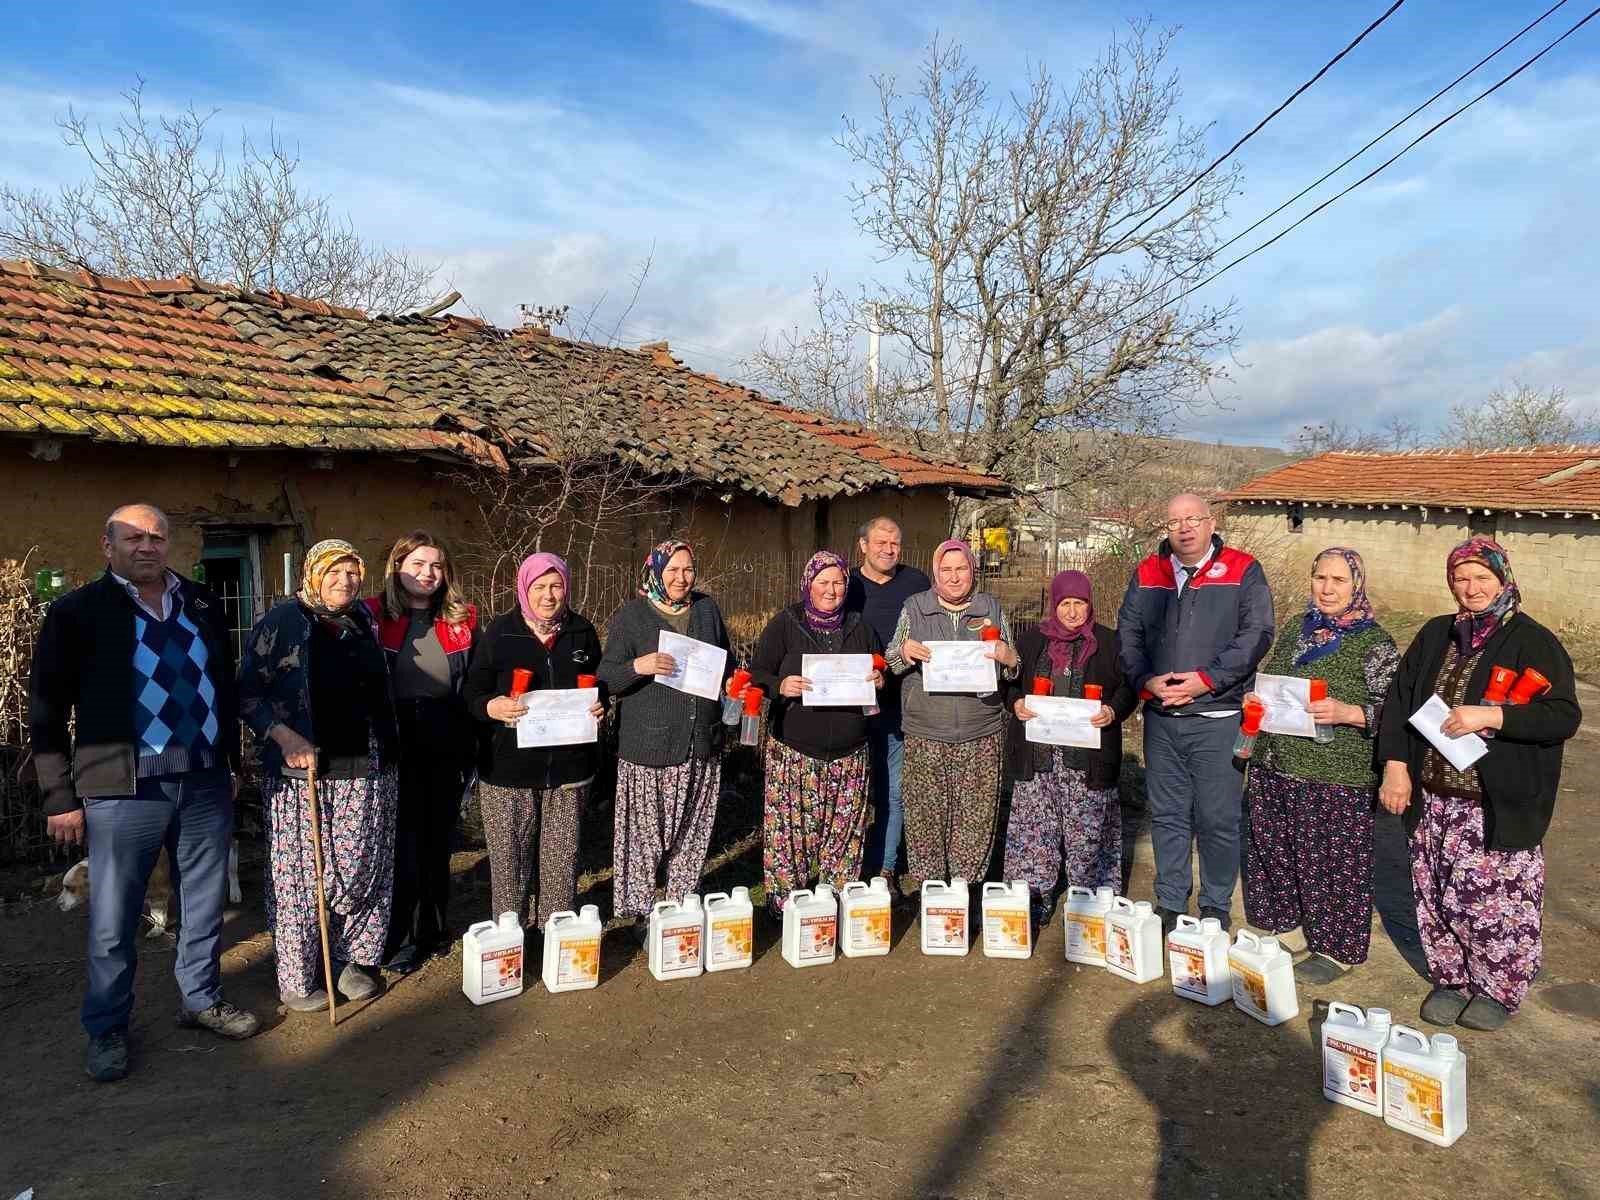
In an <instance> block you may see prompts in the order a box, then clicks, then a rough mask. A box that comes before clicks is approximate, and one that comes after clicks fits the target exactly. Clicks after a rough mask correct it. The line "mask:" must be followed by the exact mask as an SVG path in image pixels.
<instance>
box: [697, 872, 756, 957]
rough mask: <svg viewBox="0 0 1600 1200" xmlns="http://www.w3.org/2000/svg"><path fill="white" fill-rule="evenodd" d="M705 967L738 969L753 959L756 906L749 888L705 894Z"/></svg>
mask: <svg viewBox="0 0 1600 1200" xmlns="http://www.w3.org/2000/svg"><path fill="white" fill-rule="evenodd" d="M705 910H706V938H705V946H706V970H707V971H737V970H739V969H741V968H743V967H748V966H749V965H750V964H751V963H753V962H755V908H754V907H753V906H752V905H751V903H750V889H749V888H747V887H736V888H734V889H733V895H731V896H730V895H729V894H728V893H727V892H712V893H711V895H709V896H707V897H706V902H705Z"/></svg>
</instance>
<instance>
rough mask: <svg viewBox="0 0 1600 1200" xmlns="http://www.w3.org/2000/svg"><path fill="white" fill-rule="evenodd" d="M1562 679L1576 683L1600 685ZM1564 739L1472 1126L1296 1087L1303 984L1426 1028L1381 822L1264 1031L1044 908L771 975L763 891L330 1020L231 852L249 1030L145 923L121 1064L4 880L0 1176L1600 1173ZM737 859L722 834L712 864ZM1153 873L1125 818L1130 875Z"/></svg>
mask: <svg viewBox="0 0 1600 1200" xmlns="http://www.w3.org/2000/svg"><path fill="white" fill-rule="evenodd" d="M1584 698H1585V700H1586V702H1587V707H1588V708H1589V709H1590V711H1591V713H1595V714H1600V694H1597V693H1595V692H1594V691H1593V690H1592V689H1591V690H1587V691H1586V692H1585V697H1584ZM1595 723H1596V724H1597V725H1600V721H1596V722H1595ZM1567 763H1568V765H1567V770H1566V774H1565V777H1564V779H1563V785H1562V795H1561V799H1560V804H1559V807H1558V811H1557V819H1556V824H1555V827H1554V829H1553V831H1552V834H1551V836H1550V838H1549V839H1548V840H1547V841H1546V843H1545V845H1546V853H1547V854H1548V856H1549V890H1548V893H1547V897H1546V907H1545V921H1546V925H1545V930H1546V941H1545V969H1544V973H1543V975H1542V976H1541V977H1540V979H1539V981H1538V983H1537V985H1536V986H1535V989H1534V991H1533V994H1532V996H1531V998H1530V1000H1529V1002H1528V1004H1527V1006H1526V1007H1525V1008H1524V1010H1523V1012H1522V1014H1521V1015H1519V1016H1518V1017H1517V1018H1516V1020H1515V1021H1514V1022H1513V1023H1512V1024H1511V1025H1510V1026H1509V1027H1508V1028H1507V1029H1506V1030H1505V1031H1503V1032H1501V1033H1499V1034H1495V1035H1488V1034H1477V1033H1472V1032H1470V1031H1466V1030H1460V1031H1458V1032H1459V1035H1460V1037H1461V1041H1462V1045H1463V1048H1464V1049H1465V1051H1466V1053H1467V1057H1468V1062H1469V1080H1470V1085H1469V1092H1470V1127H1469V1129H1468V1132H1467V1133H1466V1135H1465V1136H1464V1137H1463V1139H1462V1140H1461V1141H1460V1142H1458V1143H1457V1144H1456V1146H1455V1147H1454V1148H1452V1149H1449V1150H1441V1149H1438V1148H1436V1147H1433V1146H1431V1145H1428V1144H1426V1143H1423V1142H1421V1141H1418V1140H1416V1139H1414V1138H1411V1137H1409V1136H1407V1135H1405V1134H1403V1133H1399V1132H1397V1131H1393V1130H1389V1129H1387V1128H1385V1127H1384V1126H1383V1125H1382V1124H1381V1122H1379V1121H1378V1120H1377V1119H1375V1118H1371V1117H1367V1116H1364V1115H1361V1114H1359V1113H1356V1112H1353V1111H1351V1110H1349V1109H1345V1108H1341V1107H1338V1106H1336V1105H1332V1104H1329V1103H1327V1102H1326V1101H1324V1100H1323V1099H1322V1095H1321V1090H1320V1063H1319V1056H1318V1051H1317V1049H1316V1037H1317V1031H1318V1025H1319V1021H1320V1015H1321V1010H1322V1007H1323V1003H1325V1002H1326V1001H1327V1000H1330V999H1344V1000H1347V1001H1352V1002H1354V1003H1357V1004H1362V1005H1369V1004H1377V1005H1384V1006H1387V1007H1389V1008H1391V1009H1392V1010H1394V1012H1395V1013H1396V1018H1397V1020H1399V1021H1402V1022H1407V1023H1412V1024H1416V1023H1417V1018H1416V1012H1417V1006H1418V1004H1419V1003H1420V1002H1421V1000H1422V998H1423V996H1424V994H1425V993H1426V990H1427V985H1426V984H1425V982H1424V981H1423V980H1422V978H1420V977H1419V975H1418V974H1417V973H1416V972H1415V971H1414V970H1413V969H1412V968H1411V967H1410V966H1408V965H1407V960H1406V958H1405V957H1404V955H1403V954H1402V950H1403V949H1404V950H1409V951H1411V952H1413V953H1414V945H1413V942H1414V930H1411V929H1408V928H1407V923H1408V921H1409V920H1410V915H1409V912H1408V908H1409V889H1408V886H1407V885H1406V882H1405V877H1404V875H1403V874H1402V873H1400V872H1399V868H1400V865H1401V862H1402V857H1401V856H1402V855H1403V845H1402V843H1401V842H1400V841H1399V840H1398V839H1399V837H1400V834H1399V829H1398V822H1390V823H1388V824H1386V825H1385V826H1384V827H1383V828H1382V851H1383V854H1382V857H1383V860H1384V861H1383V863H1382V865H1381V868H1380V870H1381V873H1382V880H1383V889H1382V892H1383V898H1382V901H1381V905H1380V906H1381V907H1382V908H1383V909H1384V910H1385V917H1386V921H1385V922H1384V923H1380V922H1379V921H1378V920H1376V919H1375V922H1374V926H1375V932H1374V938H1373V950H1372V958H1371V960H1370V961H1369V963H1368V964H1367V965H1366V966H1365V967H1363V968H1362V969H1361V970H1360V971H1359V972H1358V973H1357V974H1354V975H1353V976H1351V977H1350V978H1348V979H1346V980H1343V981H1341V982H1340V983H1339V984H1336V985H1334V987H1333V988H1332V989H1331V990H1327V991H1325V992H1322V993H1316V994H1306V993H1304V992H1303V993H1302V996H1301V1010H1300V1015H1299V1017H1298V1018H1296V1019H1295V1020H1293V1021H1291V1022H1289V1023H1287V1024H1286V1025H1283V1026H1280V1027H1278V1028H1275V1029H1269V1028H1267V1027H1266V1026H1263V1025H1260V1024H1258V1023H1256V1022H1254V1021H1252V1020H1250V1019H1249V1018H1248V1017H1245V1016H1244V1015H1243V1014H1241V1013H1240V1012H1238V1011H1237V1010H1235V1009H1234V1008H1233V1007H1232V1006H1231V1005H1223V1006H1221V1007H1219V1008H1216V1009H1208V1008H1204V1007H1202V1006H1200V1005H1197V1004H1193V1003H1190V1002H1188V1001H1184V1000H1180V999H1177V998H1176V997H1174V996H1173V995H1172V993H1171V991H1170V988H1169V986H1168V984H1167V982H1166V981H1165V980H1162V981H1161V982H1157V983H1150V984H1146V985H1144V986H1142V987H1141V986H1135V985H1133V984H1129V983H1125V982H1123V981H1121V980H1119V979H1117V978H1115V977H1113V976H1111V975H1109V974H1106V973H1104V972H1102V971H1098V970H1093V969H1088V968H1081V967H1078V966H1075V965H1073V964H1070V963H1067V962H1065V961H1064V960H1063V956H1062V947H1061V942H1062V933H1061V923H1060V917H1059V915H1058V916H1057V917H1056V919H1055V921H1053V922H1052V924H1051V925H1050V927H1049V928H1048V929H1047V930H1046V932H1045V934H1044V936H1043V938H1042V939H1041V945H1040V948H1039V950H1038V951H1037V952H1036V954H1035V956H1034V957H1033V959H1031V960H1030V961H1026V962H1018V961H1008V960H999V959H994V960H991V959H985V958H984V957H982V955H981V954H979V953H976V952H975V953H974V954H973V955H972V956H970V957H968V958H966V959H950V958H926V957H924V956H922V955H921V954H920V953H919V952H918V947H917V931H916V926H915V921H914V918H913V915H912V914H911V913H909V912H900V913H897V915H896V929H895V932H896V937H897V942H896V945H895V949H894V952H893V953H892V954H890V955H889V956H888V957H887V958H879V959H865V960H853V961H852V960H845V959H841V960H840V961H839V962H838V963H837V964H835V965H834V966H832V967H828V968H823V969H811V970H805V971H796V970H793V969H792V968H790V967H789V966H788V964H786V963H785V962H784V961H783V959H782V957H781V956H780V954H779V953H778V948H777V946H776V945H775V944H774V933H775V931H774V930H773V929H771V928H770V927H767V926H765V925H763V924H761V923H759V921H758V944H757V954H758V956H759V957H758V961H757V962H756V964H755V966H754V967H753V968H752V969H751V970H749V971H744V972H730V973H726V974H718V975H711V976H705V977H703V978H701V979H698V980H692V981H680V982H675V983H671V984H660V983H657V982H656V981H655V980H654V979H653V978H652V977H651V976H650V975H649V973H648V971H647V970H646V969H645V965H644V962H643V960H642V956H641V955H640V954H639V953H638V952H637V951H636V950H635V949H634V946H633V942H632V940H631V939H630V938H629V937H628V936H627V935H626V934H625V933H623V932H620V931H619V932H615V933H612V934H610V935H608V936H607V939H606V943H605V954H604V960H603V966H602V982H601V985H600V987H599V988H598V989H597V990H595V991H591V992H579V993H571V994H566V995H557V996H552V995H549V994H548V993H546V992H545V991H544V990H543V989H542V988H534V989H533V990H531V991H529V992H527V993H525V994H524V995H523V996H521V997H519V998H517V999H515V1000H511V1001H507V1002H501V1003H497V1004H493V1005H490V1006H487V1007H485V1008H482V1009H475V1008H473V1007H472V1006H471V1005H470V1004H469V1003H468V1002H467V1001H466V999H465V998H464V997H463V996H462V995H461V991H460V971H461V962H460V953H459V950H457V952H456V955H455V957H454V958H452V959H447V960H441V961H438V962H436V963H434V964H432V965H430V966H429V967H428V968H427V969H425V970H424V971H422V972H419V973H418V974H416V975H413V976H411V977H409V978H406V979H403V980H398V981H394V982H393V984H392V986H391V988H390V990H389V991H388V992H387V994H385V995H383V996H382V997H380V998H379V999H377V1000H374V1001H371V1002H368V1003H367V1004H365V1005H363V1006H352V1007H351V1009H350V1010H349V1011H348V1013H347V1015H346V1016H345V1017H344V1018H343V1019H342V1020H341V1023H340V1025H339V1027H338V1029H337V1030H336V1031H331V1030H330V1029H329V1028H328V1025H327V1022H326V1019H325V1017H324V1018H319V1017H307V1016H295V1015H287V1014H285V1013H284V1012H282V1011H281V1010H280V1009H279V1008H278V1007H277V1004H276V990H275V987H274V984H273V974H272V962H271V959H270V956H269V953H268V950H267V942H268V939H267V938H266V936H265V935H264V934H263V933H262V919H261V913H260V905H259V899H258V898H259V895H260V878H259V866H258V865H257V864H251V863H247V869H246V872H245V887H246V892H247V896H248V897H249V898H250V900H251V901H252V902H247V904H246V906H245V907H244V909H243V910H242V911H239V912H236V913H233V914H231V915H230V919H229V923H228V926H227V934H226V938H227V943H228V945H229V947H230V948H229V949H228V951H227V953H226V955H225V957H224V959H223V969H224V972H225V975H226V986H227V989H228V994H229V996H230V997H231V998H232V999H233V1000H235V1001H236V1002H238V1003H241V1004H244V1005H246V1006H248V1007H250V1008H252V1009H253V1010H254V1011H255V1012H257V1013H259V1014H260V1015H261V1016H262V1017H263V1018H264V1020H265V1028H264V1029H263V1031H262V1033H261V1034H260V1036H258V1037H257V1038H255V1039H254V1040H252V1041H250V1042H246V1043H242V1044H237V1045H235V1044H225V1043H221V1042H219V1041H217V1040H216V1039H214V1038H211V1037H210V1036H209V1035H204V1034H200V1033H194V1032H187V1031H180V1030H178V1029H177V1028H175V1026H174V1024H173V1021H172V1014H173V1012H174V1009H175V1006H176V1003H177V996H176V989H175V987H174V984H173V981H172V977H171V966H172V950H171V948H170V946H166V945H163V944H162V943H160V942H159V941H151V942H146V943H145V946H146V949H145V950H144V952H143V954H142V959H141V963H140V977H139V984H138V995H139V1002H138V1007H137V1009H136V1012H135V1016H134V1022H133V1028H132V1037H131V1041H132V1052H133V1074H132V1075H131V1076H130V1077H129V1079H128V1080H126V1081H125V1082H122V1083H119V1084H116V1085H109V1086H106V1085H96V1084H94V1083H91V1082H89V1080H88V1079H87V1078H85V1076H84V1075H83V1073H82V1069H81V1057H82V1050H83V1036H82V1032H81V1029H80V1027H79V1025H78V1022H77V1015H76V1006H77V1003H78V1000H79V998H80V988H81V975H82V968H81V947H82V942H83V937H84V922H83V918H82V916H81V914H65V915H64V914H61V913H59V912H57V911H56V910H55V908H54V907H53V906H51V905H48V904H40V903H33V904H28V903H25V902H24V903H17V902H13V903H10V904H8V905H6V906H5V908H4V910H3V914H0V1113H3V1123H0V1200H9V1198H10V1197H12V1196H13V1195H15V1194H16V1193H18V1192H20V1191H21V1190H22V1189H24V1188H26V1187H33V1188H35V1189H36V1191H35V1195H36V1197H37V1200H64V1198H67V1197H101V1196H106V1197H110V1196H116V1197H159V1198H160V1200H190V1198H206V1200H211V1198H216V1197H222V1198H226V1200H233V1198H239V1200H244V1198H248V1197H274V1198H279V1197H291V1198H297V1200H298V1198H302V1197H305V1198H309V1197H352V1198H353V1197H361V1198H363V1200H378V1198H384V1197H393V1198H396V1200H399V1198H406V1200H410V1198H424V1197H427V1198H432V1197H438V1198H443V1200H499V1198H501V1197H628V1196H632V1197H698V1196H716V1197H734V1198H742V1197H756V1196H766V1195H796V1196H825V1197H834V1196H837V1197H857V1196H859V1197H873V1198H876V1200H888V1198H905V1200H926V1198H934V1197H948V1198H956V1197H960V1198H963V1200H965V1198H968V1197H970V1198H973V1200H978V1198H982V1200H1004V1198H1021V1197H1043V1196H1070V1197H1073V1198H1074V1200H1080V1198H1081V1200H1095V1198H1098V1197H1108V1198H1109V1197H1140V1196H1151V1197H1158V1198H1167V1197H1191V1196H1192V1197H1217V1198H1219V1200H1231V1198H1234V1197H1241V1198H1243V1197H1300V1196H1312V1197H1326V1198H1328V1200H1346V1198H1348V1197H1359V1196H1383V1197H1385V1198H1405V1197H1413V1196H1415V1197H1424V1196H1426V1197H1440V1196H1450V1195H1459V1196H1467V1195H1516V1196H1527V1197H1546V1196H1548V1197H1562V1198H1570V1197H1584V1196H1600V1151H1597V1150H1596V1146H1597V1142H1600V1139H1597V1134H1600V986H1597V979H1596V975H1597V971H1600V821H1597V820H1596V817H1597V815H1600V808H1597V805H1596V801H1595V796H1596V793H1597V791H1600V736H1597V735H1595V734H1592V733H1589V732H1585V733H1582V734H1580V736H1579V738H1578V739H1577V740H1576V741H1575V742H1574V743H1573V744H1572V745H1571V747H1570V750H1569V756H1568V760H1567ZM757 853H758V852H757ZM477 857H478V856H477V855H465V854H464V855H459V856H458V857H457V867H458V869H460V870H461V871H462V872H463V873H464V877H463V878H462V879H461V880H460V884H461V886H460V889H459V905H458V915H459V916H460V917H461V919H462V920H463V921H466V920H468V919H472V918H476V917H477V916H478V915H479V911H480V910H486V908H487V903H488V901H487V890H486V887H485V886H484V885H483V883H482V881H481V878H480V876H481V874H482V872H481V868H479V867H477V866H476V865H475V860H476V858H477ZM758 872H759V863H758V861H757V860H756V859H755V858H754V857H752V856H746V857H745V858H743V859H742V860H738V859H736V860H734V861H732V862H731V863H729V864H728V865H727V866H725V867H723V868H722V869H721V870H719V871H718V872H717V876H716V877H715V878H713V879H712V880H711V881H710V883H711V884H718V885H722V886H727V885H728V884H730V883H732V882H739V881H749V880H750V879H751V878H752V877H754V876H757V875H758ZM1149 885H1150V859H1149V846H1148V843H1146V842H1143V841H1141V843H1140V844H1139V846H1138V850H1137V861H1136V866H1135V871H1134V875H1133V885H1132V887H1131V889H1130V890H1131V892H1132V894H1133V895H1134V896H1135V897H1138V896H1147V895H1148V894H1149ZM11 891H12V892H13V893H14V892H15V888H13V889H11ZM586 898H592V899H596V900H598V901H599V902H600V903H602V905H604V904H606V903H607V902H608V900H609V897H608V896H607V895H605V894H604V890H603V888H602V889H599V890H598V894H596V895H594V896H591V897H586ZM1237 911H1238V910H1237V909H1236V912H1237ZM1384 925H1387V927H1388V929H1390V930H1392V931H1393V933H1392V936H1391V934H1390V933H1389V932H1386V931H1385V928H1384ZM535 969H536V968H535ZM1319 1002H1322V1003H1319Z"/></svg>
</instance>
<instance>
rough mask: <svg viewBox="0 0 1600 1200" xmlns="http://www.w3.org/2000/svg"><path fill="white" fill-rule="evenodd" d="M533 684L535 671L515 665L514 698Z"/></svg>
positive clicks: (513, 672) (512, 686)
mask: <svg viewBox="0 0 1600 1200" xmlns="http://www.w3.org/2000/svg"><path fill="white" fill-rule="evenodd" d="M532 686H533V672H532V671H530V670H529V669H528V668H527V667H513V668H512V671H511V696H512V699H515V698H516V697H518V696H520V695H522V693H523V692H525V691H527V690H528V689H529V688H531V687H532Z"/></svg>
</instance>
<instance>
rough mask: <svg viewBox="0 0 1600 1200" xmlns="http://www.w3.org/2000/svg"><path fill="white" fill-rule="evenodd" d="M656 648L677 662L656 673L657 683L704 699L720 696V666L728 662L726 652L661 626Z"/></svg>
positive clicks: (723, 666)
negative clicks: (667, 671) (669, 670)
mask: <svg viewBox="0 0 1600 1200" xmlns="http://www.w3.org/2000/svg"><path fill="white" fill-rule="evenodd" d="M656 649H657V650H658V651H660V652H661V653H662V654H670V655H672V661H673V662H674V663H676V664H677V666H676V668H675V669H674V670H673V672H672V674H671V675H657V676H656V682H657V683H660V684H664V685H665V686H667V687H669V688H672V689H673V690H674V691H679V692H687V693H688V694H689V695H691V696H700V697H703V698H704V699H706V700H720V699H721V698H722V675H723V668H725V667H726V666H727V665H728V652H727V651H726V650H724V649H723V648H722V647H721V646H713V645H712V644H711V643H710V642H702V641H700V640H699V639H698V638H692V637H684V636H683V634H681V633H673V632H672V631H671V630H670V629H663V630H662V631H661V641H660V642H658V643H657V645H656Z"/></svg>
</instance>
